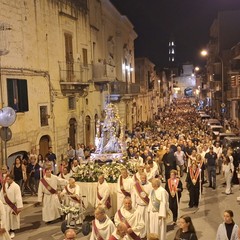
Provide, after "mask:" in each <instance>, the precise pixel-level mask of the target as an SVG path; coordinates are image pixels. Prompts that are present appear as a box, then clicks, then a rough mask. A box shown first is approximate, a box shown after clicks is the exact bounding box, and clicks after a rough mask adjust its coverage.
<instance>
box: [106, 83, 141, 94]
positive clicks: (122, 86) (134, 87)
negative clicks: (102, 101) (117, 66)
mask: <svg viewBox="0 0 240 240" xmlns="http://www.w3.org/2000/svg"><path fill="white" fill-rule="evenodd" d="M139 93H140V85H139V84H136V83H130V84H126V83H125V82H121V81H118V82H117V81H115V82H111V83H110V95H118V96H120V97H132V96H134V95H138V94H139Z"/></svg>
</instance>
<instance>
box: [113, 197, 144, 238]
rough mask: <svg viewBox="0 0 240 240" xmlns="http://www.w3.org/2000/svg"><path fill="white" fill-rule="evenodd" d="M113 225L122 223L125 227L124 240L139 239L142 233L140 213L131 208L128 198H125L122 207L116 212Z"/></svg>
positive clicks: (142, 222) (142, 226)
mask: <svg viewBox="0 0 240 240" xmlns="http://www.w3.org/2000/svg"><path fill="white" fill-rule="evenodd" d="M114 222H115V225H118V224H119V223H120V222H123V223H125V224H126V226H127V228H128V229H127V236H126V237H125V238H126V240H132V239H141V238H140V237H141V236H142V233H143V231H144V225H145V223H144V221H143V219H142V215H141V214H140V212H138V211H136V210H135V209H134V208H133V207H132V200H131V198H130V197H125V198H124V200H123V206H122V207H121V208H120V209H119V210H118V211H117V212H116V214H115V217H114Z"/></svg>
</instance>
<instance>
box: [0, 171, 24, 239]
mask: <svg viewBox="0 0 240 240" xmlns="http://www.w3.org/2000/svg"><path fill="white" fill-rule="evenodd" d="M13 179H14V177H13V175H11V174H8V175H7V176H6V178H5V183H4V186H3V187H2V189H1V192H0V200H1V201H2V202H3V205H4V208H5V214H6V215H5V216H6V218H5V220H6V222H5V227H6V230H7V231H9V234H10V236H11V238H14V237H15V233H14V230H16V229H20V212H21V210H22V208H23V201H22V194H21V189H20V187H19V185H18V184H16V183H15V182H14V180H13ZM6 199H8V200H10V202H11V205H12V206H14V209H13V208H12V207H11V206H10V205H9V204H8V203H7V202H6Z"/></svg>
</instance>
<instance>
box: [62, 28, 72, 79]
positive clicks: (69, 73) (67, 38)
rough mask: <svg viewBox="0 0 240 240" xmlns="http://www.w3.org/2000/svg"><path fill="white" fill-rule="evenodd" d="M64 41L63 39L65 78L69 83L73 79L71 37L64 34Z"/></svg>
mask: <svg viewBox="0 0 240 240" xmlns="http://www.w3.org/2000/svg"><path fill="white" fill-rule="evenodd" d="M64 39H65V59H66V77H67V81H69V82H71V81H72V79H73V62H74V60H73V44H72V35H71V34H69V33H65V34H64Z"/></svg>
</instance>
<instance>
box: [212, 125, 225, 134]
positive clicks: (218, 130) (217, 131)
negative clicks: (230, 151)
mask: <svg viewBox="0 0 240 240" xmlns="http://www.w3.org/2000/svg"><path fill="white" fill-rule="evenodd" d="M208 130H209V132H210V133H212V134H213V135H214V136H213V137H215V136H218V135H219V134H220V133H223V132H224V128H223V126H221V125H209V126H208Z"/></svg>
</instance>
